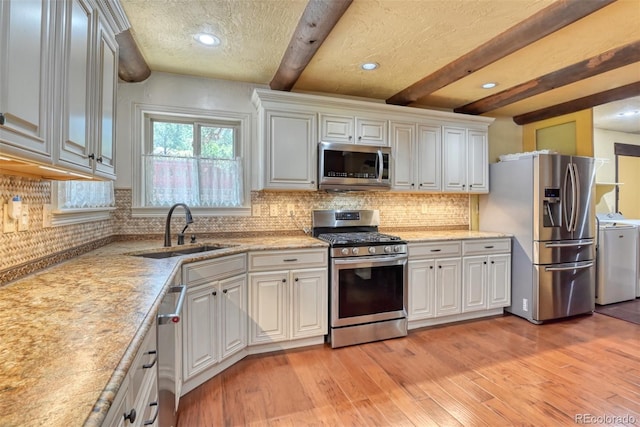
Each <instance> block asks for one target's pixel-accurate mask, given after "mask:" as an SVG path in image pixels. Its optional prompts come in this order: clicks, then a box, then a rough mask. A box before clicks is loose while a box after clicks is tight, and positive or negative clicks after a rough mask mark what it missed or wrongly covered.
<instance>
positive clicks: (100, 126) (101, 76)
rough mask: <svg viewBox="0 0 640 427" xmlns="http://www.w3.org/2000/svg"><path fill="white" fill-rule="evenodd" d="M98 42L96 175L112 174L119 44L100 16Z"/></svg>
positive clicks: (113, 171) (113, 174)
mask: <svg viewBox="0 0 640 427" xmlns="http://www.w3.org/2000/svg"><path fill="white" fill-rule="evenodd" d="M97 34H98V37H97V39H98V45H97V52H96V54H97V66H96V79H97V82H96V84H95V90H96V91H97V97H98V99H97V100H96V103H95V104H96V105H97V106H98V111H96V114H95V123H96V126H97V129H96V132H95V140H96V147H94V149H93V152H94V153H95V154H94V156H95V159H94V162H95V163H94V165H95V172H96V174H97V175H100V176H104V177H107V178H115V169H114V167H115V164H114V162H115V148H116V146H115V124H116V120H115V110H116V87H117V85H116V82H117V80H116V79H117V76H118V44H117V43H116V39H115V37H114V35H113V34H112V33H111V31H110V30H109V29H108V27H107V26H106V24H105V23H104V22H103V21H102V19H100V20H98V30H97Z"/></svg>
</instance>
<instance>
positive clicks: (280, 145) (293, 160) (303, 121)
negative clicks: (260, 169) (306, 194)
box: [263, 110, 318, 190]
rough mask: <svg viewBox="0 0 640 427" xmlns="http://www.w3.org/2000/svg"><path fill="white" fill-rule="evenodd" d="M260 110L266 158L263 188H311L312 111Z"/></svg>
mask: <svg viewBox="0 0 640 427" xmlns="http://www.w3.org/2000/svg"><path fill="white" fill-rule="evenodd" d="M263 114H264V119H265V123H266V129H265V135H264V141H265V144H266V147H265V149H266V153H267V159H268V160H267V164H266V169H265V175H266V176H265V178H264V180H265V182H264V188H273V189H288V190H315V189H316V188H317V185H316V179H317V178H316V176H317V165H316V159H317V155H318V154H317V144H316V140H315V138H314V135H315V132H316V115H315V114H313V113H305V112H291V111H278V110H266V111H265V112H264V113H263Z"/></svg>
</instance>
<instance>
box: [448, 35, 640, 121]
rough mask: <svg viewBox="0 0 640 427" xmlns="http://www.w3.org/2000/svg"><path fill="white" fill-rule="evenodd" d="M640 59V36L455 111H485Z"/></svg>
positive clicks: (478, 112)
mask: <svg viewBox="0 0 640 427" xmlns="http://www.w3.org/2000/svg"><path fill="white" fill-rule="evenodd" d="M639 61H640V40H638V41H635V42H632V43H629V44H626V45H624V46H621V47H618V48H615V49H611V50H609V51H607V52H604V53H601V54H599V55H596V56H594V57H592V58H589V59H585V60H584V61H580V62H578V63H576V64H573V65H570V66H568V67H565V68H562V69H560V70H557V71H554V72H552V73H549V74H546V75H544V76H541V77H538V78H535V79H533V80H529V81H528V82H525V83H522V84H519V85H517V86H514V87H511V88H509V89H506V90H503V91H502V92H499V93H496V94H494V95H491V96H487V97H486V98H482V99H480V100H478V101H474V102H471V103H469V104H466V105H463V106H462V107H457V108H454V110H453V111H455V112H456V113H463V114H482V113H486V112H488V111H492V110H495V109H498V108H500V107H503V106H505V105H509V104H513V103H514V102H517V101H521V100H523V99H525V98H529V97H532V96H534V95H538V94H541V93H543V92H546V91H549V90H552V89H556V88H559V87H562V86H566V85H568V84H571V83H575V82H577V81H580V80H584V79H587V78H589V77H593V76H596V75H598V74H601V73H605V72H607V71H611V70H614V69H616V68H620V67H624V66H625V65H629V64H633V63H634V62H639Z"/></svg>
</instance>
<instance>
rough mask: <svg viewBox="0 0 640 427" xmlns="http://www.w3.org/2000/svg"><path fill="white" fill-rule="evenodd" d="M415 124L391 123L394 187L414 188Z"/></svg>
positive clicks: (395, 188) (397, 188) (401, 188)
mask: <svg viewBox="0 0 640 427" xmlns="http://www.w3.org/2000/svg"><path fill="white" fill-rule="evenodd" d="M414 137H415V125H414V124H413V123H398V122H392V123H391V147H392V152H393V169H392V173H393V178H392V179H393V189H394V190H413V189H414V188H415V185H414V184H415V182H414V167H415V166H414V164H415V155H414V153H413V147H414Z"/></svg>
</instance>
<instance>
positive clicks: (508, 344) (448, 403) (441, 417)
mask: <svg viewBox="0 0 640 427" xmlns="http://www.w3.org/2000/svg"><path fill="white" fill-rule="evenodd" d="M576 417H578V418H576ZM589 417H605V418H598V419H595V418H589ZM616 417H618V418H616ZM587 421H598V424H600V425H640V326H638V325H635V324H633V323H628V322H624V321H621V320H618V319H614V318H612V317H608V316H604V315H600V314H597V313H596V314H593V315H591V316H582V317H578V318H575V319H570V320H565V321H561V322H555V323H549V324H545V325H541V326H536V325H533V324H530V323H529V322H527V321H526V320H523V319H520V318H518V317H516V316H511V315H505V316H501V317H495V318H491V319H486V320H479V321H473V322H466V323H459V324H455V325H448V326H442V327H434V328H427V329H421V330H414V331H410V332H409V336H408V337H406V338H400V339H394V340H388V341H382V342H375V343H369V344H364V345H358V346H351V347H345V348H340V349H335V350H332V349H331V348H330V347H328V346H314V347H309V348H305V349H299V350H291V351H282V352H276V353H270V354H266V355H256V356H250V357H247V358H245V359H244V360H242V361H241V362H240V363H238V364H236V365H235V366H233V367H232V368H230V369H228V370H227V371H225V372H223V373H222V374H220V375H218V376H217V377H215V378H213V379H212V380H210V381H209V382H207V383H205V384H203V385H202V386H200V387H198V388H197V389H195V390H193V391H192V392H190V393H189V394H187V395H186V396H184V397H183V398H182V400H181V402H180V411H179V419H178V426H179V427H200V426H238V425H257V426H262V425H264V426H272V425H273V426H279V425H285V426H303V425H315V426H321V425H326V426H343V425H344V426H347V425H348V426H428V425H445V426H453V425H462V426H481V425H488V426H506V425H519V426H520V425H531V426H547V425H548V426H559V425H575V424H576V422H577V424H588V422H587Z"/></svg>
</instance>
